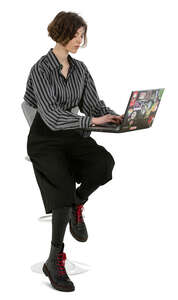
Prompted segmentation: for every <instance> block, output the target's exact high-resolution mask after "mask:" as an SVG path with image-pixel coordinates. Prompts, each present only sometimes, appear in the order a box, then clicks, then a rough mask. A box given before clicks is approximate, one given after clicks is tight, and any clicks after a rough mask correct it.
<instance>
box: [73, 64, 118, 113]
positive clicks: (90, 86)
mask: <svg viewBox="0 0 178 300" xmlns="http://www.w3.org/2000/svg"><path fill="white" fill-rule="evenodd" d="M82 63H83V62H82ZM83 65H84V67H85V70H86V74H85V84H84V90H83V94H82V99H81V101H80V104H79V108H80V111H81V112H82V113H87V114H88V115H90V116H92V117H100V116H103V115H106V114H111V115H116V116H120V115H119V114H117V113H116V112H115V111H114V110H112V109H111V108H110V107H108V106H106V104H105V102H104V101H103V100H100V99H99V96H98V92H97V90H96V86H95V83H94V80H93V78H92V76H91V74H90V72H89V70H88V68H87V67H86V65H85V64H84V63H83Z"/></svg>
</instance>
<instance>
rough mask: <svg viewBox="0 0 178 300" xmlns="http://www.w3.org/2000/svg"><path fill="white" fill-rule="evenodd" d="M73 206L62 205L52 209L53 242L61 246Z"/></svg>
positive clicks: (56, 245)
mask: <svg viewBox="0 0 178 300" xmlns="http://www.w3.org/2000/svg"><path fill="white" fill-rule="evenodd" d="M70 214H71V207H67V206H65V207H60V208H57V209H54V210H52V240H51V244H52V245H54V246H55V247H61V246H62V243H63V240H64V235H65V231H66V227H67V224H68V222H69V219H70Z"/></svg>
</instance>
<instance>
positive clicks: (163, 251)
mask: <svg viewBox="0 0 178 300" xmlns="http://www.w3.org/2000/svg"><path fill="white" fill-rule="evenodd" d="M62 4H63V5H62ZM62 10H64V11H73V12H76V13H79V14H80V15H81V16H82V17H83V18H84V19H85V21H86V22H87V24H88V34H87V36H88V46H87V48H84V49H79V50H78V52H77V53H76V54H71V55H72V56H73V57H74V58H77V59H79V60H81V61H83V62H84V63H85V64H86V65H87V67H88V69H89V71H90V72H91V74H92V76H93V78H94V80H95V83H96V87H97V91H98V94H99V96H100V99H102V100H104V101H105V103H106V104H107V106H109V107H110V108H112V109H113V110H115V111H116V112H117V113H118V114H123V113H124V112H125V109H126V106H127V103H128V99H129V97H130V93H131V91H132V90H139V89H142V90H143V89H151V88H165V91H164V94H163V97H162V100H161V103H160V106H159V109H158V112H157V115H156V118H155V120H154V123H153V126H152V127H151V128H150V129H145V130H138V131H135V132H129V133H124V134H114V133H99V132H95V133H92V135H91V136H92V137H93V138H94V139H95V140H96V141H97V143H98V144H101V145H103V146H104V147H105V148H106V149H107V150H108V151H110V153H111V154H112V155H113V157H114V159H115V161H116V164H115V168H114V170H113V179H112V181H110V182H108V183H107V184H106V185H104V186H102V187H100V188H99V189H98V190H97V191H96V192H94V193H93V194H92V195H91V196H90V198H89V200H88V202H87V203H86V205H85V210H84V216H85V222H86V225H87V229H88V233H89V239H88V241H87V242H86V243H80V242H78V241H76V240H74V239H73V237H72V236H71V235H70V233H69V228H68V227H67V230H66V234H65V252H66V255H67V258H68V259H69V260H76V261H80V262H85V263H87V264H89V265H90V266H91V270H90V271H89V272H86V273H84V274H79V275H73V276H70V278H71V280H72V281H73V283H74V285H75V291H74V292H71V293H64V292H59V291H57V290H54V289H53V288H52V287H51V285H50V283H49V280H48V278H47V277H45V276H44V275H43V274H42V273H36V272H34V271H33V270H32V269H33V267H34V265H36V264H39V263H40V262H41V263H42V262H44V261H45V260H46V259H47V258H48V255H49V250H50V241H51V223H50V222H39V221H38V218H39V217H40V216H42V215H44V214H45V211H44V207H43V203H42V199H41V194H40V191H39V188H38V186H37V182H36V179H35V176H34V173H33V169H32V165H31V162H28V161H26V160H25V156H26V155H27V151H26V141H27V135H28V132H29V126H28V124H27V122H26V120H25V118H24V116H23V113H22V110H21V103H22V101H23V95H24V92H25V86H26V80H27V77H28V74H29V71H30V68H31V66H32V65H33V64H34V63H35V62H36V61H37V60H38V59H39V58H40V57H41V56H42V55H45V54H46V53H47V52H48V51H49V49H50V48H51V47H54V46H55V42H53V41H52V39H51V38H50V37H48V34H47V26H48V24H49V23H50V22H51V21H52V19H53V18H54V17H55V16H56V14H57V13H58V12H60V11H62ZM0 14H1V17H0V22H1V24H0V25H1V26H0V28H1V68H0V71H1V118H0V122H1V175H2V178H1V218H0V221H1V224H0V228H1V240H2V244H1V259H0V260H1V263H0V267H1V272H0V273H1V289H0V290H1V291H0V293H4V295H3V299H10V298H12V297H18V298H22V297H23V298H25V299H35V297H37V298H39V297H40V298H43V299H59V297H63V298H65V299H69V298H71V297H75V298H76V299H86V298H87V299H89V298H91V297H96V298H98V297H101V299H102V297H105V298H110V299H111V298H112V299H116V298H117V299H120V300H125V299H129V300H130V299H136V300H141V299H144V300H146V299H149V300H150V299H152V300H153V299H155V300H158V299H161V300H163V299H172V300H174V299H178V289H177V281H178V242H177V229H178V218H177V215H178V204H177V200H178V197H177V150H178V149H177V145H176V142H177V121H178V118H177V111H178V105H177V101H178V100H177V98H178V96H177V95H178V92H177V67H178V62H177V53H178V45H177V26H178V19H177V9H176V1H172V0H169V1H151V0H150V1H143V0H142V1H138V0H137V1H129V0H125V1H112V0H110V1H106V2H103V1H93V2H92V1H90V2H89V1H67V0H66V1H42V0H38V1H34V0H31V1H6V2H3V3H1V9H0ZM63 298H62V299H63Z"/></svg>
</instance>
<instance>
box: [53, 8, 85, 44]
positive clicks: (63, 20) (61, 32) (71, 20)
mask: <svg viewBox="0 0 178 300" xmlns="http://www.w3.org/2000/svg"><path fill="white" fill-rule="evenodd" d="M80 27H84V43H83V45H82V46H81V47H82V48H83V47H86V45H87V36H86V33H87V24H86V22H85V21H84V19H83V18H82V17H81V16H80V15H79V14H77V13H74V12H65V11H61V12H59V13H58V14H57V15H56V16H55V18H54V19H53V21H52V22H51V23H50V24H49V25H48V27H47V30H48V36H50V37H51V38H52V39H53V41H55V42H57V43H61V44H62V45H63V46H66V44H67V43H68V42H69V41H70V40H71V39H73V37H74V35H75V34H76V32H77V30H78V29H79V28H80Z"/></svg>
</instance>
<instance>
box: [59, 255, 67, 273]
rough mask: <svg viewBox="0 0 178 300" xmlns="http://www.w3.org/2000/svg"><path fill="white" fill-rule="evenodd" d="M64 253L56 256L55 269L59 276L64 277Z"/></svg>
mask: <svg viewBox="0 0 178 300" xmlns="http://www.w3.org/2000/svg"><path fill="white" fill-rule="evenodd" d="M66 258H67V257H66V253H65V252H62V253H59V254H57V262H58V263H57V266H58V267H57V268H58V272H59V275H64V274H66V270H65V260H66Z"/></svg>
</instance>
